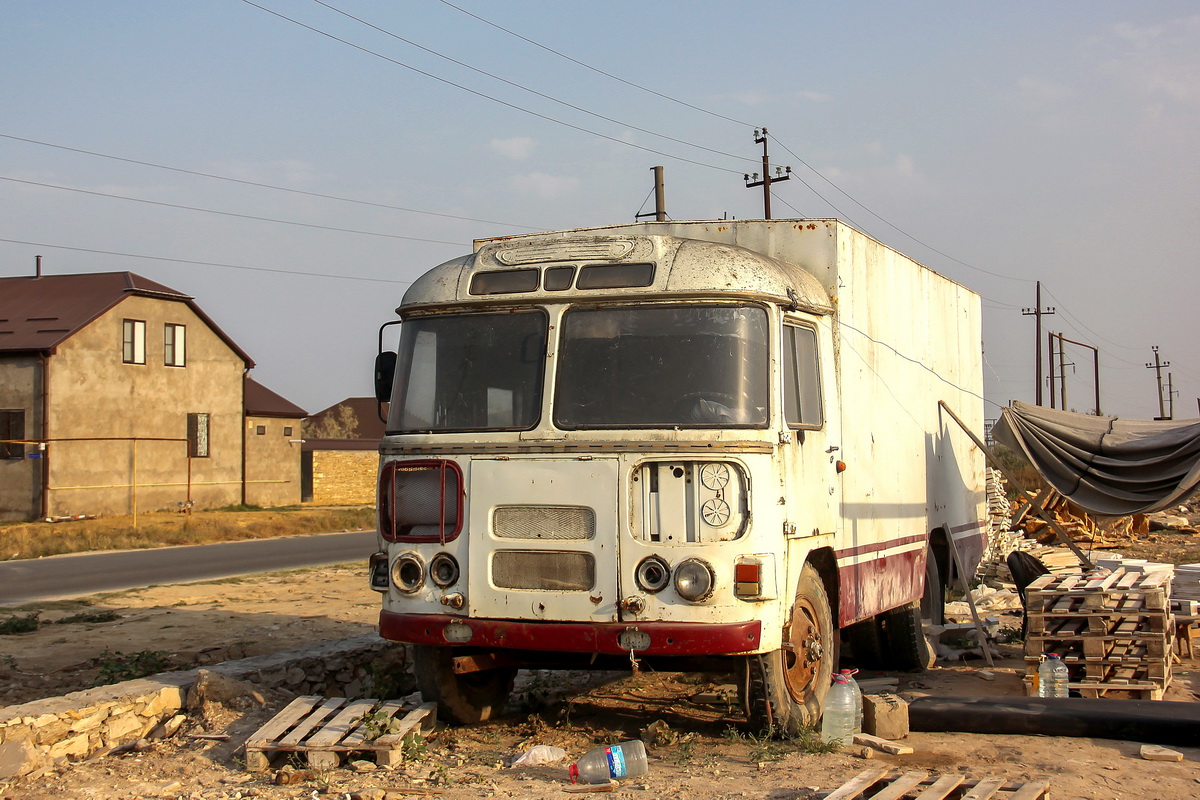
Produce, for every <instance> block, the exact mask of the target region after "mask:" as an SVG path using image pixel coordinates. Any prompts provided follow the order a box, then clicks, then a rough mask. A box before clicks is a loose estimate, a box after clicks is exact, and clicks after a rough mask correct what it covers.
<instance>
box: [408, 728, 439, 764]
mask: <svg viewBox="0 0 1200 800" xmlns="http://www.w3.org/2000/svg"><path fill="white" fill-rule="evenodd" d="M400 755H401V756H403V757H404V760H405V761H424V760H425V759H426V758H428V757H429V744H428V742H426V741H425V739H424V737H422V736H421V734H419V733H410V734H408V735H406V736H405V737H404V738H403V739H401V740H400ZM443 768H444V767H443Z"/></svg>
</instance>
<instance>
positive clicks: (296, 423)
mask: <svg viewBox="0 0 1200 800" xmlns="http://www.w3.org/2000/svg"><path fill="white" fill-rule="evenodd" d="M260 427H261V428H263V430H264V432H263V433H262V434H259V433H258V429H259V428H260ZM299 502H300V419H299V418H296V419H288V418H285V417H250V416H248V417H246V503H248V504H249V505H252V506H265V507H270V506H290V505H296V504H298V503H299Z"/></svg>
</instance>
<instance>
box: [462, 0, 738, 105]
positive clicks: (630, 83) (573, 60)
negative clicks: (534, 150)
mask: <svg viewBox="0 0 1200 800" xmlns="http://www.w3.org/2000/svg"><path fill="white" fill-rule="evenodd" d="M441 2H442V3H443V4H445V5H448V6H450V7H451V8H453V9H454V10H455V11H459V12H461V13H463V14H466V15H467V16H468V17H472V18H474V19H477V20H479V21H480V22H482V23H483V24H485V25H491V26H492V27H493V28H495V29H496V30H499V31H503V32H504V33H507V34H508V35H509V36H515V37H516V38H518V39H520V40H521V41H523V42H527V43H528V44H531V45H533V46H534V47H537V48H540V49H542V50H545V51H546V52H547V53H552V54H553V55H556V56H558V57H559V58H561V59H564V60H566V61H570V62H571V63H572V64H576V65H578V66H580V67H583V68H584V69H587V70H591V71H592V72H595V73H596V74H598V75H603V76H604V77H606V78H611V79H612V80H614V81H617V82H618V83H623V84H625V85H626V86H631V87H633V88H634V89H640V90H641V91H643V92H647V93H648V94H652V95H654V96H655V97H660V98H662V99H663V100H667V101H668V102H671V103H676V104H678V105H681V106H683V107H685V108H690V109H692V110H693V111H699V112H700V113H701V114H708V115H709V116H711V117H716V118H717V119H723V120H726V121H727V122H733V123H735V124H737V125H745V126H746V127H747V128H749V127H752V125H751V123H749V122H744V121H742V120H739V119H734V118H733V117H727V116H725V115H724V114H719V113H717V112H716V111H710V110H709V109H707V108H701V107H700V106H696V105H692V104H691V103H688V102H686V101H683V100H680V99H679V98H677V97H672V96H670V95H668V94H663V93H662V92H658V91H655V90H654V89H651V88H649V87H647V86H642V85H641V84H640V83H634V82H633V81H630V80H626V79H625V78H622V77H620V76H618V75H613V74H612V73H611V72H605V71H604V70H602V69H600V68H599V67H593V66H592V65H591V64H585V63H584V62H582V61H580V60H579V59H577V58H572V57H571V56H569V55H567V54H566V53H562V52H559V51H558V50H555V49H554V48H553V47H547V46H546V45H544V44H542V43H541V42H535V41H534V40H533V39H530V38H529V37H527V36H522V35H521V34H519V33H517V32H516V31H512V30H509V29H508V28H505V27H504V26H502V25H497V24H496V23H495V22H492V21H491V20H489V19H484V18H483V17H481V16H479V15H478V14H472V13H471V12H470V11H467V10H466V9H465V8H461V7H460V6H456V5H454V3H451V2H448V0H441Z"/></svg>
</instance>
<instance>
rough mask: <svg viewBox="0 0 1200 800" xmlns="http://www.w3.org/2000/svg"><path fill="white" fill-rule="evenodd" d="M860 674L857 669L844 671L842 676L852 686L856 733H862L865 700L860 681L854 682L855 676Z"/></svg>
mask: <svg viewBox="0 0 1200 800" xmlns="http://www.w3.org/2000/svg"><path fill="white" fill-rule="evenodd" d="M857 674H858V670H856V669H844V670H842V675H844V676H845V677H846V683H848V684H849V685H850V693H851V694H852V695H854V732H855V733H862V729H863V728H862V726H863V699H862V689H861V688H859V685H858V681H856V680H854V676H855V675H857Z"/></svg>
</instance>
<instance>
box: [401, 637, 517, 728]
mask: <svg viewBox="0 0 1200 800" xmlns="http://www.w3.org/2000/svg"><path fill="white" fill-rule="evenodd" d="M455 655H456V651H455V649H454V648H449V647H425V646H414V647H413V671H414V672H415V673H416V678H417V688H418V689H420V691H421V697H423V698H424V699H425V701H426V702H435V703H437V704H438V718H439V719H445V720H447V721H449V722H454V723H458V724H459V725H474V724H476V723H479V722H484V721H486V720H489V719H492V718H493V717H495V716H496V715H498V714H499V713H500V712H501V711H502V710H503V709H504V704H505V703H506V702H508V697H509V695H511V694H512V688H513V679H514V678H516V676H517V670H516V667H500V668H498V669H491V670H487V671H486V672H472V673H468V674H465V675H458V674H455V672H454V669H453V667H452V661H453V659H454V656H455Z"/></svg>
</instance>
